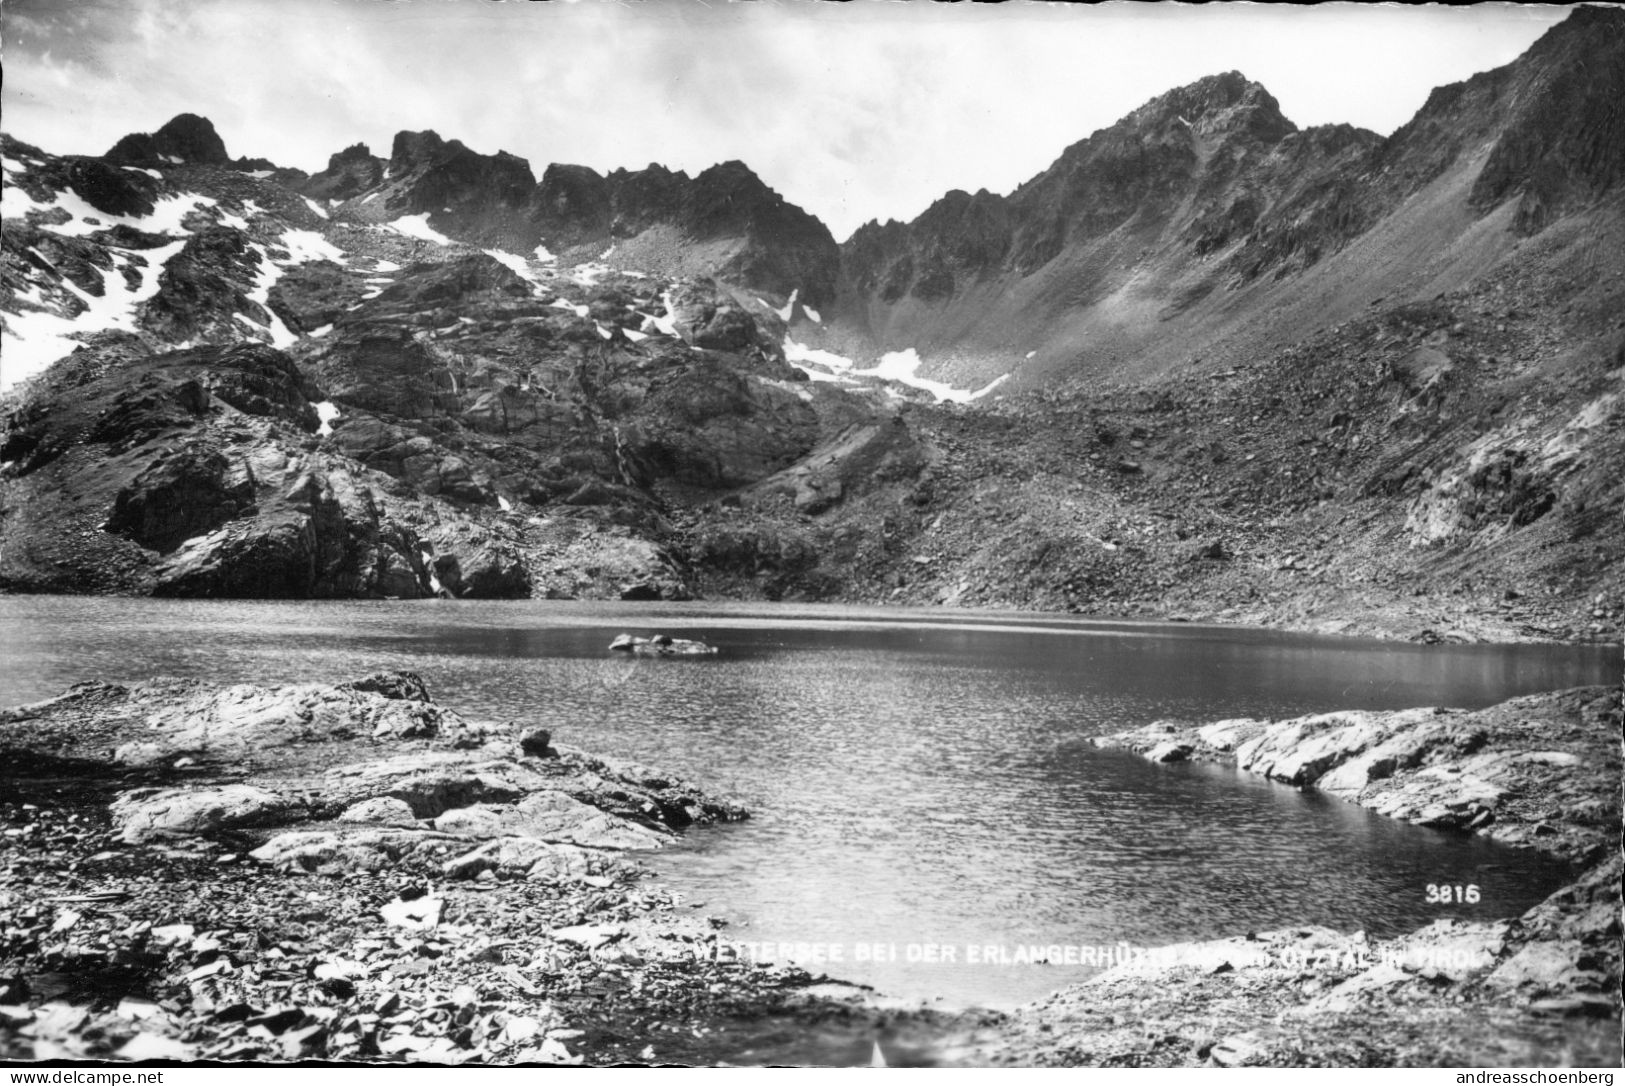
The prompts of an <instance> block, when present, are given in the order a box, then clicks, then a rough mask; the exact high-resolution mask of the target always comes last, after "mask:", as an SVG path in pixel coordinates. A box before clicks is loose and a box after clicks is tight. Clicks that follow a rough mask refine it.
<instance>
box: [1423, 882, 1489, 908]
mask: <svg viewBox="0 0 1625 1086" xmlns="http://www.w3.org/2000/svg"><path fill="white" fill-rule="evenodd" d="M1478 897H1479V895H1478V886H1477V884H1476V883H1474V884H1469V885H1467V886H1452V885H1450V884H1449V883H1439V882H1430V883H1428V898H1427V900H1428V904H1429V905H1455V904H1466V905H1477V904H1478Z"/></svg>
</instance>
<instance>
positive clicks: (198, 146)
mask: <svg viewBox="0 0 1625 1086" xmlns="http://www.w3.org/2000/svg"><path fill="white" fill-rule="evenodd" d="M103 157H104V158H106V159H107V160H108V161H109V162H114V163H118V164H120V165H126V166H164V165H177V164H179V163H186V164H189V165H203V166H226V165H229V164H230V163H231V157H230V156H229V155H227V154H226V143H225V141H224V140H222V139H221V138H220V134H219V133H218V132H216V131H215V130H214V124H213V122H211V121H210V120H209V119H208V118H207V117H200V116H198V115H197V114H195V113H182V114H179V115H177V116H175V117H173V118H171V119H170V120H169V121H168V123H166V124H165V125H164V126H163V127H162V128H160V129H158V131H156V132H150V133H149V132H132V133H131V134H129V135H128V136H125V137H124V138H123V139H121V140H119V141H118V142H117V143H115V144H114V145H113V146H112V148H111V149H110V150H109V151H108V152H107V154H106V155H104V156H103Z"/></svg>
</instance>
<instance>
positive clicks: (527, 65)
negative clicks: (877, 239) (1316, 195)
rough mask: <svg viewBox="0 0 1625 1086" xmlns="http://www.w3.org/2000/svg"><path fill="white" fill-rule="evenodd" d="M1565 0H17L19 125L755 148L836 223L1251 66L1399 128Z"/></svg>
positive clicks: (100, 137)
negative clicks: (1316, 0)
mask: <svg viewBox="0 0 1625 1086" xmlns="http://www.w3.org/2000/svg"><path fill="white" fill-rule="evenodd" d="M1565 14H1566V12H1565V11H1564V9H1562V8H1551V7H1521V6H1517V5H1511V4H1483V5H1475V6H1471V7H1394V6H1377V5H1363V4H1325V5H1319V6H1303V7H1284V6H1275V7H1265V6H1254V5H1247V4H1211V5H1206V6H1202V7H1189V6H1183V5H1174V4H1139V3H1113V4H1103V5H1099V6H1088V5H1076V4H1047V3H1037V2H1024V0H1010V2H1008V3H1003V4H997V5H975V6H972V5H969V4H953V5H948V4H936V3H930V2H928V0H854V2H852V3H845V4H836V3H826V2H823V0H753V2H739V0H735V2H730V0H576V2H573V3H566V2H562V0H554V2H549V3H531V2H525V0H507V2H496V0H4V3H3V5H0V35H3V38H4V51H5V65H6V68H5V83H4V89H3V92H0V94H3V102H0V104H3V106H4V125H5V128H6V130H7V131H8V132H10V133H11V134H12V135H14V136H17V137H18V138H20V139H23V140H25V141H27V142H29V143H33V144H36V145H38V146H41V147H43V148H44V149H46V150H48V151H55V152H59V153H82V154H100V153H102V152H103V151H105V150H107V148H108V147H110V146H111V145H112V144H113V142H114V141H115V140H117V139H118V137H119V136H121V135H123V134H125V133H127V132H131V131H152V130H153V129H155V128H157V127H158V126H160V125H161V124H163V123H164V122H165V121H166V120H168V119H169V118H170V117H172V116H174V115H175V114H177V113H182V112H194V113H201V114H203V115H205V116H207V117H209V118H210V119H211V120H212V121H214V123H215V127H216V128H217V129H218V130H219V131H220V134H221V135H222V136H223V137H224V139H225V141H226V147H227V150H228V151H229V152H230V153H231V154H233V155H251V156H263V157H267V158H270V159H272V160H274V161H276V162H278V163H279V164H282V165H288V166H298V167H300V168H303V169H306V170H315V169H319V168H321V167H322V166H323V165H325V163H326V160H327V156H328V155H329V154H331V153H332V152H334V151H337V150H339V149H340V148H343V147H345V146H348V145H349V144H352V143H355V142H358V141H360V142H365V143H367V144H369V145H370V146H371V147H372V148H373V150H374V151H375V152H380V153H384V154H387V153H388V148H389V144H390V140H391V138H392V137H393V135H394V134H395V133H396V132H397V131H400V130H402V129H424V128H432V129H434V130H436V131H437V132H439V133H440V134H441V135H443V136H445V137H447V138H456V139H460V140H462V141H463V142H464V143H466V144H468V145H469V146H470V147H472V148H473V149H475V150H477V151H481V152H485V153H491V152H495V151H497V150H505V151H509V152H512V153H514V154H517V155H520V156H523V157H525V158H527V159H529V160H530V162H531V165H532V168H533V169H534V170H535V171H536V173H537V174H538V175H540V173H541V171H542V169H543V168H544V166H545V165H546V164H547V163H549V162H576V163H583V164H585V165H588V166H592V167H594V168H596V169H599V170H608V169H613V168H616V167H621V166H626V167H632V168H637V167H641V166H644V165H647V164H648V163H650V162H660V163H663V164H665V165H667V166H670V167H672V168H673V169H683V170H687V171H688V172H689V173H691V174H692V173H696V172H698V171H699V170H702V169H704V168H706V167H707V166H710V165H712V164H714V163H716V162H721V161H725V160H727V159H735V158H737V159H742V160H743V161H745V162H747V163H749V164H750V165H751V167H752V168H753V169H755V170H756V172H757V173H758V174H759V175H761V177H762V178H763V179H764V180H765V181H766V182H767V183H768V184H769V185H771V186H773V187H774V188H775V189H777V190H778V191H779V192H780V193H782V194H783V195H784V196H785V197H786V198H788V199H789V200H791V201H792V202H794V203H797V204H800V205H801V206H803V207H805V208H807V209H808V210H810V211H812V212H813V213H814V214H816V215H818V216H819V217H820V218H822V219H823V220H824V221H825V222H826V223H827V224H828V225H829V227H830V229H831V230H832V231H833V232H834V234H835V236H836V237H837V238H844V237H846V236H847V235H848V234H849V233H851V231H852V230H853V229H855V228H856V227H857V226H858V225H859V224H860V223H862V222H864V221H865V220H867V219H871V218H879V219H886V218H899V219H907V218H912V217H913V216H915V215H917V214H919V213H920V212H921V211H922V210H924V209H925V207H926V206H927V205H928V204H929V203H930V202H931V201H932V200H934V199H935V198H937V197H938V196H940V195H941V194H942V193H943V192H945V191H947V190H948V189H953V188H961V189H966V190H970V191H975V190H976V189H979V188H987V189H991V190H993V191H995V192H1008V191H1009V190H1010V189H1012V188H1014V187H1015V186H1016V185H1017V184H1019V183H1020V182H1021V181H1023V180H1025V179H1026V178H1028V177H1031V176H1032V175H1033V174H1035V173H1037V172H1039V171H1040V170H1042V169H1043V168H1044V167H1045V166H1047V165H1049V163H1051V162H1052V161H1054V159H1055V158H1056V156H1057V155H1059V153H1060V152H1061V150H1062V149H1063V148H1065V147H1066V146H1067V145H1068V144H1070V143H1073V142H1075V141H1077V140H1079V139H1081V138H1083V137H1084V136H1087V135H1088V134H1089V133H1090V132H1093V131H1095V130H1096V129H1099V128H1102V127H1105V126H1106V125H1109V124H1111V123H1112V122H1113V121H1115V120H1116V119H1117V118H1119V117H1121V116H1122V115H1123V114H1125V113H1127V112H1129V111H1130V110H1132V109H1134V108H1135V107H1136V106H1139V105H1141V104H1142V103H1144V102H1145V101H1146V100H1148V99H1150V98H1152V97H1154V96H1156V95H1157V94H1160V93H1162V92H1163V91H1165V90H1168V89H1170V88H1172V87H1175V86H1179V85H1181V84H1184V83H1189V82H1191V81H1192V80H1195V79H1198V78H1200V77H1202V76H1204V75H1210V74H1213V73H1215V72H1222V71H1229V70H1232V69H1235V70H1239V71H1241V72H1243V73H1245V74H1246V75H1247V76H1248V77H1249V78H1251V79H1255V80H1257V81H1259V82H1261V83H1263V84H1264V85H1265V86H1266V87H1267V88H1269V90H1270V91H1271V92H1272V93H1273V94H1274V95H1275V96H1276V98H1277V99H1279V100H1280V103H1281V108H1282V110H1283V112H1285V114H1286V115H1287V116H1288V117H1289V118H1291V119H1292V120H1293V121H1294V122H1296V123H1297V124H1299V125H1302V126H1307V125H1314V124H1324V123H1331V122H1340V121H1346V122H1349V123H1352V124H1357V125H1361V126H1364V127H1367V128H1372V129H1375V130H1376V131H1378V132H1382V133H1388V132H1390V131H1392V130H1393V129H1394V128H1396V127H1397V126H1399V125H1400V124H1403V123H1404V122H1405V121H1406V120H1407V119H1409V117H1410V116H1411V115H1412V114H1413V113H1414V112H1415V111H1416V109H1417V108H1418V107H1420V106H1421V104H1422V102H1423V100H1424V99H1425V98H1426V97H1427V94H1428V91H1429V90H1430V89H1431V88H1433V87H1434V86H1437V85H1440V84H1443V83H1450V82H1455V81H1458V80H1461V79H1464V78H1466V77H1467V76H1469V75H1471V74H1472V73H1474V72H1478V71H1483V70H1485V69H1488V68H1493V67H1496V66H1498V65H1501V64H1505V63H1507V62H1509V61H1511V60H1513V59H1514V58H1515V57H1516V56H1517V55H1518V54H1519V53H1521V52H1523V50H1525V49H1526V48H1528V46H1529V45H1530V44H1531V43H1532V42H1533V41H1534V40H1535V39H1536V38H1537V37H1539V36H1540V34H1541V33H1542V32H1544V31H1545V30H1546V29H1547V28H1548V27H1550V26H1551V25H1552V24H1553V23H1555V22H1557V21H1559V20H1560V19H1561V18H1562V17H1563V16H1564V15H1565Z"/></svg>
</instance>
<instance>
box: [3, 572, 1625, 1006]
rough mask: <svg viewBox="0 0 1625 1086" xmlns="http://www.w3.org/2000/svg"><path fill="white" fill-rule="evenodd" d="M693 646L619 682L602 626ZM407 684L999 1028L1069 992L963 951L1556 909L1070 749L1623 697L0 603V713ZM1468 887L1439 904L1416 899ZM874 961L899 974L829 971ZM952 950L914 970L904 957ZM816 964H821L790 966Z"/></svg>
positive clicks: (1230, 790) (1391, 836)
mask: <svg viewBox="0 0 1625 1086" xmlns="http://www.w3.org/2000/svg"><path fill="white" fill-rule="evenodd" d="M623 630H625V631H630V632H638V633H650V632H655V631H664V632H668V633H671V634H674V635H676V636H689V637H700V638H703V639H705V640H707V641H709V642H711V643H713V644H715V645H718V646H719V647H720V648H721V649H722V654H721V655H720V656H718V657H714V658H710V659H705V660H629V659H624V658H618V657H611V656H610V655H609V654H608V653H607V651H606V649H605V646H606V645H607V644H608V643H609V640H610V639H611V638H612V637H613V636H614V635H615V634H616V633H619V632H621V631H623ZM384 667H403V668H409V669H412V670H415V671H417V672H419V673H420V674H422V675H423V676H424V678H425V679H426V680H427V682H428V683H429V687H430V690H431V692H432V693H433V694H434V696H435V697H436V699H437V700H440V701H442V702H444V703H446V704H449V705H451V706H454V707H456V708H457V709H459V710H460V711H462V712H464V713H465V714H466V715H469V716H477V717H488V718H493V719H498V720H510V719H513V720H522V721H525V722H526V723H535V724H540V725H542V726H544V727H548V728H551V729H552V730H553V733H554V735H555V737H556V739H557V741H559V742H562V743H565V744H568V745H572V746H578V747H582V748H585V749H587V750H590V751H593V752H595V753H602V754H606V755H614V756H618V757H625V758H632V759H635V760H637V761H640V762H646V763H648V764H651V765H655V766H659V767H662V768H665V769H670V770H675V771H678V772H680V773H682V774H684V775H686V776H688V777H689V778H691V779H692V780H694V781H695V782H696V783H698V784H700V785H702V786H703V787H706V788H708V789H710V790H712V791H714V792H716V793H719V794H726V795H730V796H732V797H734V798H736V799H739V800H741V801H743V802H744V803H746V804H747V805H748V806H749V807H750V808H751V809H752V811H753V812H754V814H755V819H754V820H753V821H751V822H747V823H743V824H740V825H736V826H728V827H721V828H713V829H706V830H700V831H696V832H694V833H691V834H690V835H689V837H688V839H687V840H686V841H685V842H684V843H683V844H682V845H680V846H678V847H676V848H672V849H668V850H667V851H665V852H663V853H660V854H657V855H656V856H655V857H654V859H653V863H654V865H655V866H656V867H658V868H659V869H660V871H661V872H662V874H663V876H664V878H665V880H666V882H667V884H668V885H670V886H672V887H673V888H675V889H677V890H679V891H680V892H682V893H683V894H684V895H685V896H686V897H687V898H688V899H689V900H690V901H692V902H695V903H701V904H703V906H704V909H705V911H706V912H707V913H709V914H712V915H720V916H724V917H726V918H727V919H728V920H729V921H730V927H729V929H728V932H727V934H728V935H730V936H731V937H732V938H733V939H735V940H738V941H741V942H773V943H778V942H789V943H819V944H825V945H830V944H833V945H834V946H835V947H838V948H840V952H841V953H842V955H843V956H844V958H846V959H847V960H846V961H844V962H842V963H841V964H839V965H835V964H831V965H827V966H824V967H823V970H824V971H827V972H829V973H830V974H832V975H835V976H839V977H843V978H848V979H854V980H860V981H864V982H867V983H871V984H874V985H875V986H877V987H878V988H880V989H881V990H883V991H886V992H889V993H891V994H894V995H901V996H906V997H911V998H926V997H941V998H943V999H945V1000H946V1001H948V1002H951V1003H956V1004H957V1003H981V1004H985V1005H995V1006H1007V1005H1011V1004H1014V1003H1018V1002H1021V1001H1024V1000H1027V999H1031V998H1035V997H1037V996H1040V995H1042V994H1044V993H1046V992H1048V991H1051V990H1053V989H1055V988H1058V987H1060V986H1062V985H1064V984H1066V983H1069V982H1070V981H1073V980H1076V979H1079V978H1080V977H1081V976H1084V975H1087V973H1089V972H1090V971H1091V970H1089V969H1086V968H1073V967H1065V966H1059V965H1055V966H1048V965H993V966H990V965H983V964H976V965H967V964H964V962H963V957H964V954H965V950H964V948H965V947H966V946H968V945H971V944H974V945H976V946H978V947H984V946H990V947H1003V948H1008V950H1009V951H1011V952H1013V951H1014V948H1015V947H1017V946H1019V945H1025V944H1034V943H1037V944H1043V945H1050V944H1059V945H1078V946H1090V945H1094V946H1098V945H1110V944H1117V943H1119V942H1125V941H1126V942H1128V943H1130V944H1135V945H1145V946H1156V945H1160V944H1164V943H1170V942H1178V941H1183V940H1187V939H1197V938H1204V937H1210V936H1218V935H1228V934H1235V933H1238V932H1241V931H1245V930H1248V929H1266V928H1269V927H1273V926H1282V925H1286V924H1290V923H1314V924H1325V925H1328V926H1331V927H1336V928H1340V929H1347V930H1352V929H1356V928H1364V929H1365V930H1366V931H1368V932H1370V933H1372V934H1373V935H1387V934H1394V933H1397V932H1399V931H1402V930H1405V929H1406V928H1408V927H1412V926H1416V925H1418V924H1421V923H1424V922H1426V921H1427V920H1429V919H1433V918H1436V917H1438V916H1443V915H1450V916H1459V917H1469V916H1477V917H1490V916H1508V915H1513V914H1515V913H1517V912H1520V911H1522V910H1523V909H1525V908H1527V907H1528V906H1529V905H1531V904H1533V903H1534V902H1536V901H1538V900H1539V899H1541V898H1542V897H1544V896H1545V895H1546V894H1547V893H1549V892H1550V891H1551V890H1553V889H1555V888H1556V887H1557V886H1559V885H1561V884H1562V882H1563V880H1564V877H1565V876H1566V875H1567V874H1568V871H1567V869H1566V868H1564V867H1563V866H1562V865H1559V864H1556V863H1554V862H1551V861H1548V860H1543V859H1541V858H1540V857H1538V856H1534V855H1530V854H1526V853H1522V852H1518V851H1514V850H1510V849H1505V848H1499V847H1495V846H1491V845H1489V844H1487V843H1485V842H1482V841H1479V840H1476V839H1471V838H1463V837H1460V836H1457V835H1452V834H1445V833H1441V832H1436V831H1430V830H1423V829H1418V828H1416V827H1410V826H1405V825H1402V824H1399V823H1396V822H1394V821H1392V820H1389V819H1385V818H1381V817H1379V816H1376V815H1372V814H1369V813H1368V812H1365V811H1363V810H1360V809H1359V808H1356V807H1353V806H1351V805H1349V804H1345V803H1341V802H1339V801H1336V800H1332V799H1328V798H1326V797H1323V796H1318V795H1315V794H1305V793H1300V792H1297V791H1295V790H1293V789H1290V788H1286V787H1282V786H1279V785H1272V784H1269V783H1266V782H1262V781H1259V780H1257V779H1256V778H1252V777H1247V776H1242V775H1239V774H1236V773H1234V772H1232V771H1230V770H1226V769H1222V768H1216V767H1211V766H1154V765H1151V764H1149V763H1147V762H1144V761H1142V760H1141V759H1139V758H1136V757H1133V756H1130V755H1125V754H1120V753H1113V752H1105V751H1097V750H1094V749H1092V748H1091V747H1089V746H1088V745H1087V743H1086V742H1085V740H1086V738H1087V737H1089V736H1092V735H1097V734H1100V733H1102V732H1106V731H1115V730H1118V729H1121V728H1126V727H1131V726H1134V725H1138V724H1143V723H1146V722H1149V721H1151V720H1155V719H1158V718H1163V717H1182V718H1187V719H1196V720H1214V719H1220V718H1223V717H1228V716H1281V715H1287V714H1299V713H1306V712H1316V711H1326V710H1331V709H1345V708H1374V709H1381V708H1401V707H1408V706H1414V705H1440V704H1443V705H1458V706H1467V707H1477V706H1483V705H1488V704H1491V703H1493V702H1495V701H1499V700H1501V699H1503V698H1506V697H1509V696H1512V695H1514V694H1518V693H1526V692H1532V691H1537V690H1547V689H1553V688H1557V687H1563V686H1573V685H1580V684H1586V683H1604V682H1613V683H1617V682H1619V681H1620V677H1621V667H1620V657H1619V649H1618V647H1617V646H1613V647H1604V646H1597V647H1560V646H1504V647H1486V646H1415V645H1400V644H1390V643H1383V642H1373V641H1360V640H1347V639H1333V638H1317V637H1310V636H1300V635H1290V634H1277V633H1267V632H1260V631H1248V630H1234V629H1220V628H1215V627H1196V626H1182V625H1153V624H1134V623H1105V622H1091V621H1085V620H1070V619H1061V618H1057V617H1056V616H1053V615H1021V614H992V615H990V614H980V615H978V614H970V615H964V614H947V615H945V614H944V613H943V612H941V611H926V610H908V611H903V610H863V609H847V608H831V607H783V608H769V607H763V606H754V605H717V604H682V605H677V604H625V603H609V604H605V603H598V604H593V603H556V602H541V601H528V602H520V603H451V602H446V601H425V602H421V603H352V602H342V603H341V602H332V603H327V602H324V603H302V602H277V603H261V602H253V603H247V602H182V601H174V602H170V601H153V600H113V599H71V598H60V597H55V598H47V597H0V669H3V670H0V704H4V705H9V704H15V703H18V702H23V701H30V700H36V699H39V698H43V697H46V696H49V695H51V694H54V693H56V692H58V691H60V690H61V689H62V688H63V687H64V686H66V685H68V684H69V683H72V682H77V681H79V680H81V679H86V678H93V677H94V678H104V679H108V680H114V681H135V680H139V679H142V678H146V677H149V676H152V675H154V674H171V675H183V676H200V677H206V678H210V679H216V680H220V681H255V682H265V683H276V682H287V681H317V680H324V681H340V680H344V679H349V678H354V677H356V676H358V675H361V674H364V673H366V672H368V671H372V670H376V669H378V668H384ZM1430 882H1431V883H1451V884H1457V883H1460V884H1466V883H1474V884H1477V885H1479V886H1480V887H1481V888H1482V891H1483V895H1484V897H1483V901H1482V902H1481V903H1480V904H1479V905H1478V906H1471V907H1470V906H1455V907H1451V908H1449V909H1447V910H1441V909H1440V907H1438V906H1431V905H1428V904H1427V903H1426V901H1425V892H1426V886H1427V884H1428V883H1430ZM859 944H865V945H873V944H879V945H880V947H881V948H882V949H883V951H884V952H885V953H887V954H889V953H890V951H891V948H893V947H895V953H896V955H897V959H898V960H897V961H895V962H892V961H882V962H880V963H874V962H867V963H857V962H853V961H851V959H852V958H853V957H854V956H855V955H856V953H857V948H858V946H859ZM925 944H934V945H938V946H949V947H954V948H956V953H957V956H958V957H959V958H960V959H961V960H960V961H959V962H957V963H955V964H942V963H925V962H918V963H910V962H909V961H908V960H907V959H908V957H909V953H910V950H909V948H910V947H911V946H916V947H917V946H923V945H925ZM815 971H818V970H815Z"/></svg>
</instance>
